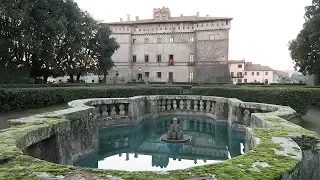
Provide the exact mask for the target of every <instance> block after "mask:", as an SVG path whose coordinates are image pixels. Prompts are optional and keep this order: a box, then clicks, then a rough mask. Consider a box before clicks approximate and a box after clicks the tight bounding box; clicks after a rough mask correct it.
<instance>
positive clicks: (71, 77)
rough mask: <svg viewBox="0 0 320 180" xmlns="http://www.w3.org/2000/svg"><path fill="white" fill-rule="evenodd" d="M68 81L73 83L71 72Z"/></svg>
mask: <svg viewBox="0 0 320 180" xmlns="http://www.w3.org/2000/svg"><path fill="white" fill-rule="evenodd" d="M69 82H70V83H74V79H73V74H70V80H69Z"/></svg>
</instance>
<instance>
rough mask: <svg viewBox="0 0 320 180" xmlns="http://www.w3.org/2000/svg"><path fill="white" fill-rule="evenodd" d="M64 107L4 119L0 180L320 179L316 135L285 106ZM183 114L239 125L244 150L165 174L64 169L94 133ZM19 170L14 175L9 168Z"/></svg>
mask: <svg viewBox="0 0 320 180" xmlns="http://www.w3.org/2000/svg"><path fill="white" fill-rule="evenodd" d="M69 106H70V107H71V108H70V109H66V110H61V111H56V112H50V113H44V114H39V115H35V116H30V117H27V118H21V119H16V120H11V121H10V123H11V124H12V125H13V127H12V128H9V129H5V130H1V131H0V179H1V178H8V177H10V178H12V179H14V178H17V177H20V176H21V175H22V174H27V175H25V177H26V179H28V178H29V179H30V178H35V179H37V178H40V179H41V178H42V177H43V176H45V177H57V176H59V177H61V176H63V177H64V178H71V177H78V178H79V176H83V173H85V174H87V175H88V176H85V177H89V176H90V175H92V176H96V177H100V178H101V179H106V178H111V177H115V176H120V177H121V178H123V179H150V178H151V179H169V178H176V179H188V178H191V177H207V176H210V177H212V178H213V179H242V178H246V179H292V180H293V179H317V178H320V172H318V171H316V170H317V168H319V152H320V150H319V149H320V143H319V139H320V137H319V135H318V134H316V133H313V132H310V131H307V130H305V129H303V128H302V127H300V126H297V125H294V124H292V123H290V122H288V121H286V119H287V120H288V119H290V118H292V117H293V116H294V115H295V111H294V110H293V109H291V108H290V107H286V106H278V105H270V104H261V103H249V102H243V101H240V100H238V99H232V98H222V97H211V96H184V95H170V96H166V95H165V96H164V95H157V96H138V97H132V98H111V99H110V98H109V99H106V98H100V99H83V100H76V101H72V102H70V103H69ZM189 113H190V114H198V115H202V116H203V115H204V116H208V117H212V118H214V119H216V120H217V121H225V122H228V124H229V125H230V126H232V127H234V128H237V127H244V128H245V129H246V141H247V142H246V144H245V146H246V148H245V149H246V150H247V151H248V152H247V153H245V154H244V155H242V156H239V157H236V158H233V159H230V160H228V161H226V162H224V163H219V164H212V165H206V166H200V167H194V168H190V169H187V170H185V171H170V172H168V173H166V174H157V173H150V172H145V173H144V172H139V173H137V172H120V171H108V170H98V169H88V168H78V167H72V166H66V165H72V163H73V162H74V161H76V160H77V159H79V158H81V157H83V156H86V155H87V154H90V153H91V152H94V151H96V150H97V145H98V140H97V135H98V131H99V129H103V128H106V127H115V126H136V125H137V124H138V123H139V122H141V121H142V120H144V119H145V118H147V117H148V118H150V117H155V118H156V117H159V116H161V115H167V114H189ZM49 148H50V149H49ZM26 155H30V156H33V157H36V158H39V159H43V160H46V161H42V160H39V159H36V158H33V157H30V156H26ZM48 161H50V162H54V163H60V164H52V163H50V162H48ZM310 161H311V162H312V163H310ZM62 164H64V165H62ZM18 166H19V170H17V169H14V168H12V167H18ZM81 174H82V175H81ZM152 176H154V177H152ZM10 178H9V179H10ZM19 179H21V178H19ZM22 179H23V178H22Z"/></svg>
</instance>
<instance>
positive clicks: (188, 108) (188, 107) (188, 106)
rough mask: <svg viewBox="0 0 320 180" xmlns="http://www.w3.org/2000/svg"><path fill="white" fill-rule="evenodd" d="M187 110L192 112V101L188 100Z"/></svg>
mask: <svg viewBox="0 0 320 180" xmlns="http://www.w3.org/2000/svg"><path fill="white" fill-rule="evenodd" d="M187 110H188V111H190V110H191V101H190V100H187Z"/></svg>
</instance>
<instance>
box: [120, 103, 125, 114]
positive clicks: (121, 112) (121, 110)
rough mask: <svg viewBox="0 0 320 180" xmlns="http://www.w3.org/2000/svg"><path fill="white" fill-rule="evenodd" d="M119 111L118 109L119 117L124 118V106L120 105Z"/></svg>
mask: <svg viewBox="0 0 320 180" xmlns="http://www.w3.org/2000/svg"><path fill="white" fill-rule="evenodd" d="M119 109H120V116H121V117H123V116H125V115H126V111H125V110H124V105H123V104H120V106H119Z"/></svg>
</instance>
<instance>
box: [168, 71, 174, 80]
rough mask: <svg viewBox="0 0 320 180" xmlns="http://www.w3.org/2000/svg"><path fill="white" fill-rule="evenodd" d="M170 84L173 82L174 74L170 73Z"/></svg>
mask: <svg viewBox="0 0 320 180" xmlns="http://www.w3.org/2000/svg"><path fill="white" fill-rule="evenodd" d="M168 80H169V82H173V72H169V79H168Z"/></svg>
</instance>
